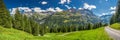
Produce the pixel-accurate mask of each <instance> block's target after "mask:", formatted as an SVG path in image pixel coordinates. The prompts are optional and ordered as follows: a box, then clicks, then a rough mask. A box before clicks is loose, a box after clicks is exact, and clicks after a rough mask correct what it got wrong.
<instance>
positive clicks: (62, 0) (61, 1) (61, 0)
mask: <svg viewBox="0 0 120 40" xmlns="http://www.w3.org/2000/svg"><path fill="white" fill-rule="evenodd" d="M66 2H67V4H70V2H71V0H60V2H59V4H64V3H66Z"/></svg>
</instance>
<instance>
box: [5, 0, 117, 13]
mask: <svg viewBox="0 0 120 40" xmlns="http://www.w3.org/2000/svg"><path fill="white" fill-rule="evenodd" d="M4 2H5V4H6V6H7V8H8V9H11V11H12V8H17V7H28V8H30V9H31V8H35V7H39V8H41V9H42V10H47V9H48V8H53V9H55V8H58V10H59V9H62V10H67V9H69V8H76V9H80V8H86V9H90V10H92V11H93V12H94V13H95V14H96V15H99V14H103V15H104V14H110V13H111V12H113V11H114V9H115V7H116V5H117V0H4Z"/></svg>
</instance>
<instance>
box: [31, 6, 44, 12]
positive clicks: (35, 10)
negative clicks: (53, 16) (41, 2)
mask: <svg viewBox="0 0 120 40" xmlns="http://www.w3.org/2000/svg"><path fill="white" fill-rule="evenodd" d="M33 10H34V12H45V10H42V9H41V8H39V7H35V8H33Z"/></svg>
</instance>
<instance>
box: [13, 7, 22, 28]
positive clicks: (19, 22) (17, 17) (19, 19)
mask: <svg viewBox="0 0 120 40" xmlns="http://www.w3.org/2000/svg"><path fill="white" fill-rule="evenodd" d="M22 20H23V19H22V14H21V13H20V12H19V10H18V9H16V13H15V15H14V23H13V24H14V28H16V29H19V30H22Z"/></svg>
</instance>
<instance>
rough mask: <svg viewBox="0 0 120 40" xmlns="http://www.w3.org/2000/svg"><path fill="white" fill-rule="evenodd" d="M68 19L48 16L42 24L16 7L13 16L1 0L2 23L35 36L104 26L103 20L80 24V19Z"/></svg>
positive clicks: (4, 25) (0, 13)
mask: <svg viewBox="0 0 120 40" xmlns="http://www.w3.org/2000/svg"><path fill="white" fill-rule="evenodd" d="M62 14H64V13H62ZM73 18H74V17H73ZM77 18H78V17H77ZM56 19H57V20H56ZM49 20H50V21H49ZM68 20H69V19H68ZM68 20H64V18H63V17H61V16H60V17H58V18H56V17H52V16H50V17H49V18H46V20H45V22H44V23H43V24H40V23H39V22H37V21H35V20H34V17H28V16H27V15H23V14H22V13H20V11H19V9H16V12H15V14H14V15H12V16H11V15H10V13H9V11H8V10H7V8H6V7H5V4H4V2H3V0H0V25H1V26H3V27H5V28H14V29H18V30H21V31H25V32H28V33H30V34H33V35H34V36H38V35H41V36H43V35H44V34H45V33H58V32H63V33H64V32H72V31H79V30H90V29H95V28H99V27H101V26H103V24H102V23H101V22H98V23H95V24H93V23H90V22H87V23H83V24H80V23H78V22H79V21H70V22H68ZM71 20H72V17H71Z"/></svg>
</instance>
